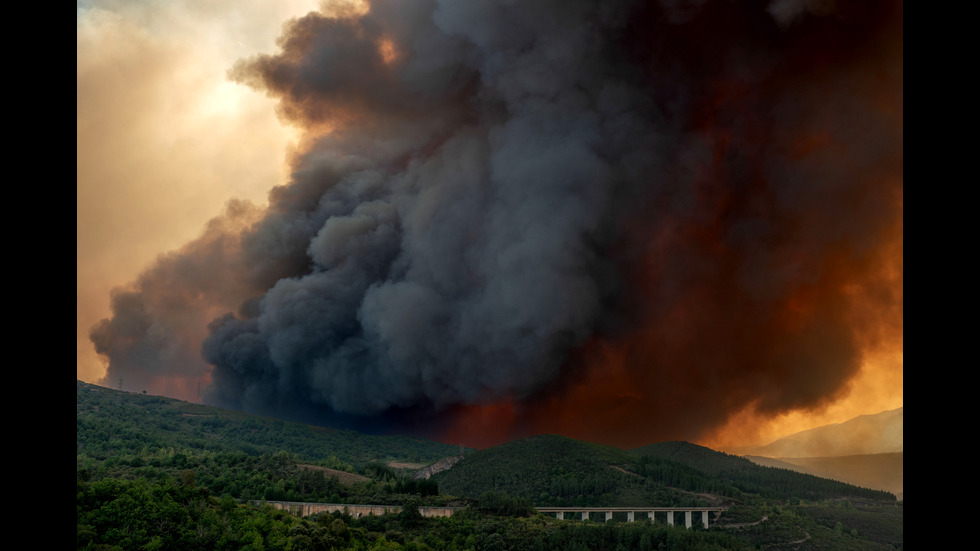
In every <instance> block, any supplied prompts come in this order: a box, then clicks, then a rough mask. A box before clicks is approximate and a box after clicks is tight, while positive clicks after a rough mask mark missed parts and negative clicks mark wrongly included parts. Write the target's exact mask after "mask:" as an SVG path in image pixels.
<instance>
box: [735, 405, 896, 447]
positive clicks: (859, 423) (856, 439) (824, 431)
mask: <svg viewBox="0 0 980 551" xmlns="http://www.w3.org/2000/svg"><path fill="white" fill-rule="evenodd" d="M903 409H904V408H898V409H893V410H889V411H883V412H881V413H877V414H874V415H862V416H860V417H855V418H854V419H851V420H849V421H845V422H843V423H835V424H832V425H824V426H822V427H817V428H815V429H810V430H806V431H803V432H798V433H796V434H791V435H789V436H786V437H784V438H780V439H779V440H776V441H775V442H772V443H769V444H766V445H765V446H756V447H746V448H739V449H732V450H729V451H731V452H733V453H738V454H739V455H755V456H763V457H840V456H847V455H868V454H879V453H896V452H902V451H905V450H904V443H903V434H904V412H903Z"/></svg>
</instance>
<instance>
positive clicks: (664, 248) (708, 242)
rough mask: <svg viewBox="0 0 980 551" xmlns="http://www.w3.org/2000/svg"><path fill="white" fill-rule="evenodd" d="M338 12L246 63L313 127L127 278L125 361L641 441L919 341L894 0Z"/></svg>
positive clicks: (375, 4)
mask: <svg viewBox="0 0 980 551" xmlns="http://www.w3.org/2000/svg"><path fill="white" fill-rule="evenodd" d="M349 7H350V9H347V10H332V11H329V12H328V11H326V10H324V11H323V12H320V13H317V12H314V13H310V14H308V15H306V16H304V17H301V18H298V19H294V20H290V21H289V22H287V23H286V24H285V25H284V27H283V33H282V36H281V37H280V39H279V46H280V50H279V51H278V52H277V53H273V54H266V55H259V56H255V57H251V58H246V59H242V60H240V61H239V62H238V63H236V64H235V65H234V67H232V68H231V69H230V70H229V76H230V78H232V79H233V80H234V81H236V82H239V83H242V84H243V85H247V86H250V87H252V88H254V89H256V90H259V91H262V92H264V93H266V94H268V95H269V96H271V97H273V98H275V99H276V100H277V101H278V110H279V114H280V116H281V117H282V119H283V120H284V121H286V122H288V123H289V124H291V125H294V126H296V127H299V128H302V129H304V130H305V131H306V138H305V140H306V141H305V144H304V146H303V148H302V151H301V153H300V154H298V155H297V156H296V158H295V159H294V166H293V173H292V178H291V180H290V182H289V183H288V184H287V185H283V186H279V187H276V188H274V189H273V190H272V191H271V193H270V195H269V207H268V209H267V210H259V209H257V208H255V207H253V206H251V205H249V204H247V203H245V202H241V201H232V202H230V203H229V206H228V210H227V212H226V213H223V214H222V215H220V216H218V217H216V218H215V219H214V220H213V221H212V222H211V223H210V224H209V226H208V227H207V228H206V229H205V231H204V233H203V234H202V236H201V237H200V238H199V239H197V240H195V241H193V242H191V243H189V244H187V245H186V246H185V247H184V248H182V249H181V250H178V251H175V252H173V253H171V254H169V255H166V256H164V257H161V258H160V260H159V261H158V262H157V263H156V264H155V265H154V266H151V267H150V268H148V269H147V270H146V271H145V272H144V273H143V275H142V276H141V277H140V279H139V280H138V281H137V282H135V283H134V284H133V286H132V287H131V288H128V289H125V290H122V289H121V290H118V291H117V292H115V293H114V295H113V297H112V311H113V314H112V316H111V317H110V318H107V319H105V320H103V321H102V322H100V323H99V324H97V325H96V326H95V327H93V329H92V332H91V337H92V341H93V343H94V344H95V346H96V349H97V351H98V352H99V353H100V354H101V355H103V356H104V357H105V358H106V359H107V360H108V362H109V368H108V372H107V376H106V380H107V381H110V382H111V381H112V380H114V378H115V377H118V376H123V374H125V375H124V376H126V377H128V378H130V379H132V378H136V379H139V378H141V377H147V378H148V377H152V376H160V375H164V374H166V375H169V376H181V377H187V378H206V379H208V380H210V384H209V385H208V387H207V389H206V393H207V394H206V401H208V402H209V403H213V404H216V405H221V406H226V407H233V408H239V409H244V410H247V411H252V412H256V413H264V414H275V415H280V416H286V417H289V418H294V419H302V420H306V421H310V422H322V423H334V424H344V425H346V426H352V427H355V428H360V429H362V430H372V431H379V432H408V433H413V434H421V435H425V436H429V437H435V438H441V439H444V440H446V441H452V442H457V441H458V442H465V443H466V444H468V445H488V444H493V443H499V442H501V441H504V440H506V439H509V438H512V437H516V436H522V435H526V434H531V433H536V432H561V433H563V434H568V435H570V436H574V437H581V438H588V439H591V440H594V441H600V442H605V443H610V444H615V445H621V446H638V445H643V444H646V443H650V442H654V441H660V440H667V439H687V440H693V439H696V438H697V437H698V436H700V435H703V434H705V433H706V432H708V431H710V430H712V429H714V428H716V427H718V426H721V425H723V424H724V423H725V422H726V421H727V420H728V419H729V418H730V417H731V416H732V415H733V414H734V413H735V412H739V411H743V410H745V408H752V409H753V410H754V411H756V412H758V414H759V415H774V414H778V413H781V412H787V411H794V410H807V409H817V408H820V407H823V406H826V405H827V404H829V403H831V402H833V401H834V400H836V399H839V398H841V397H842V396H844V395H845V394H846V393H847V391H848V384H849V382H850V381H851V380H852V379H853V378H854V377H855V376H856V375H857V374H858V372H859V370H860V367H861V365H862V362H863V361H864V360H865V358H866V357H867V355H868V354H871V353H873V352H875V351H880V350H888V349H891V350H893V349H896V348H897V349H899V350H900V349H901V347H902V330H903V329H902V323H903V321H902V320H903V314H902V300H903V280H902V239H903V237H902V231H903V230H902V217H903V215H902V208H903V206H902V196H903V194H902V186H903V183H902V172H903V168H902V162H903V150H902V109H903V107H902V31H901V29H902V6H901V3H899V2H885V1H880V2H874V1H872V2H844V1H840V2H832V1H820V0H813V1H806V0H800V1H792V0H783V1H773V2H751V1H750V2H724V1H711V0H702V1H688V2H678V1H666V0H665V1H663V2H660V3H653V2H634V1H628V0H614V1H604V2H592V1H584V0H583V1H566V0H562V1H558V0H554V1H549V0H535V1H530V2H510V1H490V0H474V1H468V2H440V1H436V0H410V1H405V0H402V1H394V0H390V1H389V0H377V1H372V2H369V3H368V4H366V5H363V6H360V8H361V9H356V8H358V6H357V5H351V6H349ZM899 369H900V368H899ZM898 376H899V377H900V376H901V375H900V374H899V375H898Z"/></svg>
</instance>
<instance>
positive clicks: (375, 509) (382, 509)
mask: <svg viewBox="0 0 980 551" xmlns="http://www.w3.org/2000/svg"><path fill="white" fill-rule="evenodd" d="M254 503H256V504H259V503H262V502H254ZM265 503H267V504H269V505H271V506H272V507H275V508H276V509H284V510H287V511H289V512H290V513H293V514H295V515H297V516H301V517H305V516H308V515H314V514H317V513H332V512H334V511H341V512H345V513H347V514H349V515H351V516H352V517H354V518H360V517H362V516H366V515H385V514H389V513H399V512H401V510H402V508H401V506H399V505H348V504H340V503H307V502H302V501H266V502H265ZM460 509H461V507H419V513H421V515H422V516H423V517H448V516H452V514H453V513H455V512H456V511H458V510H460ZM535 509H537V511H538V512H540V513H549V514H550V513H554V514H555V516H556V518H559V519H575V518H580V519H582V520H588V519H589V516H590V514H591V513H597V514H601V515H603V516H604V520H605V522H609V521H610V520H612V519H613V513H626V521H627V522H634V521H635V520H637V519H639V518H647V519H649V520H650V522H654V518H655V516H654V515H655V514H656V513H666V517H667V524H669V525H670V526H674V514H675V513H680V514H682V515H684V525H685V526H686V527H687V528H690V527H691V526H692V522H693V517H694V514H695V513H701V523H702V524H703V526H704V527H705V528H707V527H708V516H709V513H715V515H716V516H717V515H720V514H721V512H722V511H724V510H725V507H535ZM637 513H639V515H641V516H638V515H637Z"/></svg>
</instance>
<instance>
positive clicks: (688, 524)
mask: <svg viewBox="0 0 980 551" xmlns="http://www.w3.org/2000/svg"><path fill="white" fill-rule="evenodd" d="M693 516H694V512H693V511H684V526H685V527H686V528H690V527H691V517H693Z"/></svg>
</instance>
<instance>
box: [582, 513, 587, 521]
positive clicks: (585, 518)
mask: <svg viewBox="0 0 980 551" xmlns="http://www.w3.org/2000/svg"><path fill="white" fill-rule="evenodd" d="M582 520H589V512H588V511H582Z"/></svg>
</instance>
